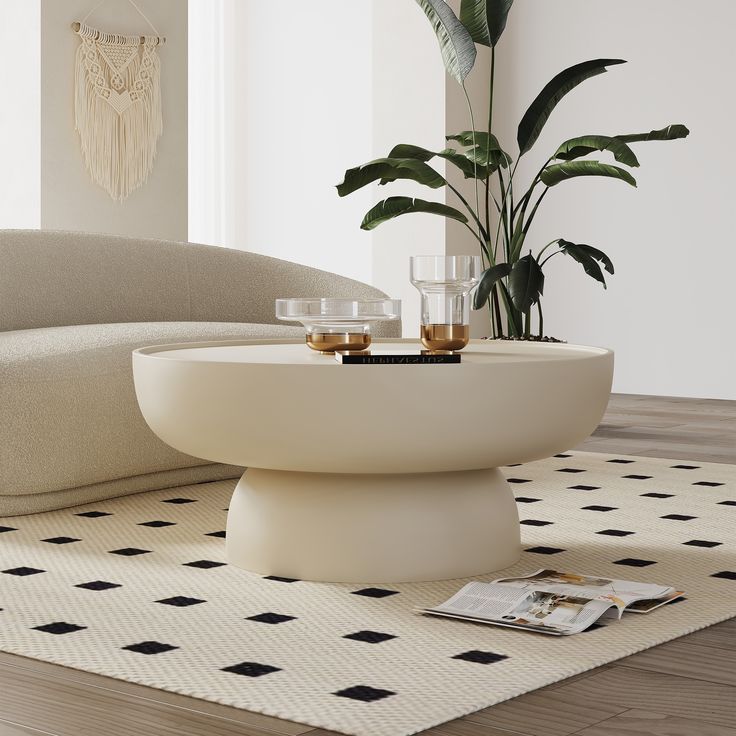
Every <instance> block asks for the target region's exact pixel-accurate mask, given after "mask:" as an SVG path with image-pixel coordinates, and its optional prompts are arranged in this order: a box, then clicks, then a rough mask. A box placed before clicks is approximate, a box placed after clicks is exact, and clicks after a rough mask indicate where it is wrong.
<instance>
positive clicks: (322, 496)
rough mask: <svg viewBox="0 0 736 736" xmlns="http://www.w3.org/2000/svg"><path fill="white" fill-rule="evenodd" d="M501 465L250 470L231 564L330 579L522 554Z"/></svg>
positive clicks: (507, 559) (500, 564)
mask: <svg viewBox="0 0 736 736" xmlns="http://www.w3.org/2000/svg"><path fill="white" fill-rule="evenodd" d="M520 549H521V548H520V539H519V517H518V514H517V511H516V503H515V501H514V497H513V494H512V493H511V488H510V486H509V485H508V483H507V482H506V480H505V478H504V477H503V475H502V474H501V472H500V471H499V470H497V469H495V468H493V469H489V470H467V471H461V472H451V473H422V474H410V475H403V474H396V475H334V474H329V473H294V472H284V471H276V470H260V469H257V468H252V469H250V470H247V471H246V473H245V475H243V477H242V478H241V480H240V481H239V483H238V485H237V486H236V488H235V492H234V493H233V498H232V501H231V503H230V511H229V514H228V521H227V556H228V560H229V562H230V563H231V564H233V565H237V566H238V567H242V568H245V569H246V570H250V571H252V572H257V573H260V574H262V575H278V576H281V577H289V578H298V579H300V580H315V581H329V582H361V583H369V582H373V583H390V582H409V581H422V580H443V579H448V578H463V577H472V576H474V575H481V574H483V573H489V572H493V571H495V570H501V569H503V568H505V567H508V566H509V565H512V564H513V563H515V562H516V561H517V560H518V559H519V555H520Z"/></svg>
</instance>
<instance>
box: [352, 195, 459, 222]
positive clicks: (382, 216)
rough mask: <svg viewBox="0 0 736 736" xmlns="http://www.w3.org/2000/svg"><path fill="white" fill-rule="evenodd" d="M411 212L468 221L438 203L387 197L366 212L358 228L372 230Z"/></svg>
mask: <svg viewBox="0 0 736 736" xmlns="http://www.w3.org/2000/svg"><path fill="white" fill-rule="evenodd" d="M412 212H426V213H428V214H431V215H441V216H442V217H449V218H451V219H453V220H458V221H459V222H467V221H468V218H467V217H465V215H464V214H463V213H462V212H460V211H459V210H456V209H455V208H454V207H448V206H447V205H446V204H441V203H440V202H427V201H425V200H423V199H412V198H411V197H389V198H388V199H384V200H383V202H379V203H378V204H377V205H376V206H375V207H373V208H372V209H370V210H369V211H368V213H367V214H366V216H365V217H364V218H363V222H362V223H361V225H360V227H361V229H363V230H373V228H376V227H378V226H379V225H381V224H383V223H384V222H387V221H388V220H392V219H393V218H394V217H399V216H400V215H408V214H410V213H412Z"/></svg>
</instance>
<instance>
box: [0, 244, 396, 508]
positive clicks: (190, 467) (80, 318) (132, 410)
mask: <svg viewBox="0 0 736 736" xmlns="http://www.w3.org/2000/svg"><path fill="white" fill-rule="evenodd" d="M283 296H324V297H329V296H333V297H335V296H354V297H358V298H371V297H380V296H384V295H383V294H382V293H381V292H379V291H378V290H376V289H374V288H372V287H370V286H367V285H366V284H362V283H360V282H357V281H353V280H351V279H347V278H344V277H342V276H337V275H335V274H331V273H326V272H324V271H318V270H316V269H313V268H308V267H306V266H300V265H297V264H294V263H288V262H286V261H280V260H277V259H275V258H268V257H266V256H261V255H256V254H253V253H247V252H244V251H236V250H229V249H226V248H218V247H212V246H206V245H195V244H191V243H175V242H170V241H161V240H143V239H135V238H124V237H117V236H111V235H93V234H87V233H72V232H55V231H36V230H34V231H21V230H0V419H1V421H0V516H11V515H18V514H30V513H35V512H39V511H47V510H50V509H56V508H62V507H66V506H74V505H77V504H83V503H89V502H93V501H98V500H101V499H104V498H110V497H112V496H118V495H123V494H126V493H135V492H138V491H145V490H152V489H157V488H170V487H173V486H179V485H186V484H189V483H201V482H206V481H212V480H219V479H223V478H235V477H238V476H240V474H241V473H242V470H241V469H238V468H234V467H232V466H226V465H219V464H213V463H206V462H205V461H203V460H199V459H196V458H193V457H189V456H188V455H183V454H181V453H179V452H177V451H175V450H173V449H172V448H170V447H168V446H167V445H165V444H164V443H163V442H161V440H159V439H158V438H157V437H156V436H155V435H154V434H153V433H152V432H151V430H150V429H149V428H148V426H147V425H146V423H145V421H144V419H143V417H142V416H141V414H140V411H139V409H138V404H137V402H136V398H135V392H134V388H133V379H132V372H131V359H130V353H131V351H132V350H133V349H135V348H137V347H142V346H144V345H154V344H164V343H173V342H189V341H191V342H199V341H206V340H237V339H247V338H258V337H290V338H291V337H298V336H301V335H302V334H303V330H302V328H301V327H292V326H286V325H283V324H278V323H277V321H276V319H275V317H274V300H275V299H276V298H278V297H283ZM377 332H378V333H379V334H383V335H385V336H396V335H398V333H399V332H400V327H399V326H398V325H397V324H395V323H394V324H387V325H383V326H381V329H380V330H377Z"/></svg>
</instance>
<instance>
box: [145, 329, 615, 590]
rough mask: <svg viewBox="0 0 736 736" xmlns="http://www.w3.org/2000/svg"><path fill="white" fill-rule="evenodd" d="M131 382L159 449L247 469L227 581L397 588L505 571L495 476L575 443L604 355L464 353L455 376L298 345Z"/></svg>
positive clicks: (167, 368)
mask: <svg viewBox="0 0 736 736" xmlns="http://www.w3.org/2000/svg"><path fill="white" fill-rule="evenodd" d="M374 347H375V348H382V349H396V350H398V351H401V350H402V349H404V350H405V349H409V348H417V347H418V344H417V343H416V341H413V340H380V341H377V342H376V343H374ZM133 369H134V377H135V388H136V393H137V396H138V402H139V404H140V407H141V410H142V412H143V415H144V417H145V418H146V421H147V422H148V424H149V426H150V427H151V429H152V430H153V431H154V432H155V433H156V434H157V435H158V436H159V437H160V438H161V439H162V440H164V441H165V442H167V443H168V444H169V445H171V446H173V447H175V448H176V449H178V450H180V451H182V452H185V453H188V454H189V455H194V456H196V457H201V458H205V459H207V460H212V461H217V462H222V463H231V464H233V465H241V466H246V467H247V468H248V469H247V470H246V472H245V474H244V475H243V477H242V479H241V480H240V481H239V483H238V485H237V487H236V489H235V492H234V494H233V499H232V503H231V505H230V510H229V514H228V522H227V555H228V559H229V561H230V562H231V563H232V564H234V565H237V566H240V567H243V568H245V569H247V570H251V571H254V572H258V573H261V574H264V575H278V576H281V577H288V578H299V579H306V580H321V581H333V582H339V581H343V582H371V581H373V582H399V581H419V580H440V579H445V578H457V577H469V576H472V575H478V574H481V573H487V572H491V571H494V570H499V569H501V568H504V567H507V566H508V565H511V564H513V563H514V562H516V560H517V559H518V558H519V554H520V538H519V519H518V515H517V511H516V504H515V501H514V496H513V494H512V492H511V488H510V486H509V485H508V483H507V482H506V480H505V479H504V476H503V475H502V473H501V472H500V470H498V468H499V467H500V466H503V465H509V464H511V463H520V462H526V461H529V460H536V459H540V458H544V457H549V456H550V455H553V454H555V453H558V452H561V451H563V450H566V449H568V448H570V447H573V446H575V445H576V444H578V443H579V442H581V441H582V440H584V439H585V438H586V437H587V436H588V435H589V434H590V433H591V432H592V431H593V430H594V429H595V427H596V426H597V424H598V422H599V421H600V419H601V417H602V416H603V413H604V411H605V408H606V405H607V402H608V396H609V393H610V389H611V379H612V374H613V353H612V352H611V351H610V350H604V349H601V348H593V347H584V346H577V345H559V344H519V343H512V342H489V341H480V340H476V341H471V343H470V345H469V346H468V347H467V348H466V349H465V350H464V351H463V352H462V363H460V364H457V365H340V364H338V363H337V362H336V361H335V359H334V357H333V356H330V355H320V354H318V353H315V352H314V351H311V350H308V349H307V348H306V347H305V345H304V343H303V342H300V341H298V340H294V341H289V342H284V341H275V340H273V341H268V340H257V341H248V342H229V343H198V344H185V345H168V346H156V347H149V348H143V349H141V350H136V351H135V352H134V353H133Z"/></svg>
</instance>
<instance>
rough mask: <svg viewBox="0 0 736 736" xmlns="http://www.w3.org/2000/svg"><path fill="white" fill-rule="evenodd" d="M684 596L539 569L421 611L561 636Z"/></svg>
mask: <svg viewBox="0 0 736 736" xmlns="http://www.w3.org/2000/svg"><path fill="white" fill-rule="evenodd" d="M682 595H683V591H681V590H675V589H674V588H670V587H668V586H666V585H655V584H654V583H637V582H634V581H631V580H612V579H609V578H600V577H593V576H590V575H576V574H574V573H568V572H557V570H537V572H535V573H532V574H531V575H526V576H523V577H517V578H499V579H498V580H494V581H493V582H490V583H479V582H473V583H468V584H467V585H466V586H465V587H463V588H462V589H461V590H459V591H458V592H457V593H455V595H453V596H452V598H450V599H449V600H447V601H445V602H444V603H441V604H440V605H439V606H435V607H433V608H420V609H417V612H418V613H422V614H428V615H431V616H447V617H449V618H459V619H464V620H467V621H476V622H481V623H486V624H494V625H496V626H510V627H512V628H517V629H527V630H530V631H538V632H540V633H543V634H553V635H557V636H561V635H568V634H578V633H579V632H581V631H584V630H585V629H587V628H588V627H589V626H590V625H591V624H593V623H595V622H596V621H598V619H600V618H601V617H603V616H604V617H606V618H621V615H622V614H623V613H624V611H626V612H631V613H649V612H650V611H653V610H654V609H655V608H659V607H660V606H663V605H664V604H665V603H669V602H671V601H674V600H676V599H677V598H681V597H682Z"/></svg>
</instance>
